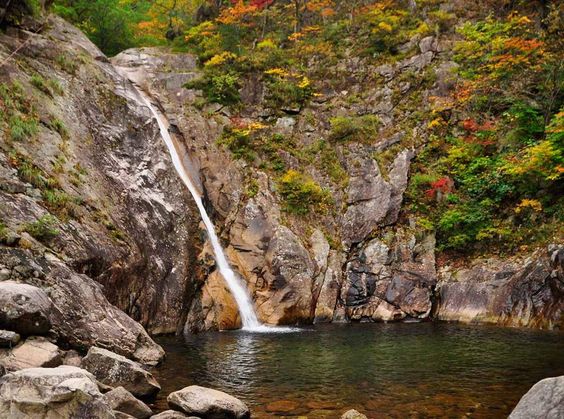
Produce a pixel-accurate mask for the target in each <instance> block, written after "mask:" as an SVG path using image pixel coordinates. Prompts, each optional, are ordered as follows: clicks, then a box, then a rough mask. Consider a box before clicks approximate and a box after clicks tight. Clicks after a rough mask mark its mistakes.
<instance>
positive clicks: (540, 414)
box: [509, 375, 564, 419]
mask: <svg viewBox="0 0 564 419" xmlns="http://www.w3.org/2000/svg"><path fill="white" fill-rule="evenodd" d="M563 417H564V375H561V376H560V377H553V378H545V379H544V380H541V381H539V382H538V383H536V384H535V385H534V386H533V387H531V389H530V390H529V391H528V392H527V393H526V394H525V395H524V396H523V397H521V400H519V403H517V406H515V409H513V412H511V414H510V415H509V419H541V418H542V419H560V418H563Z"/></svg>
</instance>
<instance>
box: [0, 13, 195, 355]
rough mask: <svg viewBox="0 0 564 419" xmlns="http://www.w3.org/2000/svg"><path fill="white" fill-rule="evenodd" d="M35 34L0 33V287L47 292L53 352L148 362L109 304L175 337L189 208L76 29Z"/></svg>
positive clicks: (162, 152)
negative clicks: (98, 349)
mask: <svg viewBox="0 0 564 419" xmlns="http://www.w3.org/2000/svg"><path fill="white" fill-rule="evenodd" d="M40 27H41V29H40V30H39V31H38V32H37V33H35V29H33V28H30V27H28V26H26V25H24V24H21V25H19V26H9V27H8V28H7V29H6V31H5V32H3V33H2V34H1V35H0V57H1V58H0V61H1V62H2V66H1V67H0V83H1V90H2V98H1V106H2V133H1V142H0V161H1V165H0V224H1V232H0V233H1V234H0V236H1V242H2V247H1V249H0V250H1V251H0V272H1V280H2V281H6V280H11V281H18V282H25V283H30V284H34V285H37V286H39V287H41V288H43V289H45V290H46V292H47V294H48V295H49V298H50V299H51V300H52V301H53V303H54V305H55V311H56V315H54V316H55V318H56V319H55V320H54V321H53V322H54V328H55V331H56V332H57V333H58V335H59V338H60V340H61V343H65V344H68V345H70V346H73V347H77V348H80V349H84V348H87V347H89V346H91V345H93V344H96V345H98V346H102V347H107V348H109V349H112V350H114V351H116V352H119V353H123V354H125V355H128V356H132V357H137V358H138V359H141V358H143V357H142V356H141V355H140V356H137V355H135V353H136V352H137V351H139V350H151V351H155V350H156V351H157V353H158V356H156V357H155V356H153V357H152V358H153V360H155V359H158V358H160V357H162V351H161V350H160V348H158V346H157V345H155V344H154V342H152V340H151V339H150V338H149V336H148V335H147V333H146V332H145V330H144V329H143V327H142V326H141V325H140V324H139V323H137V322H136V321H134V320H132V319H131V318H129V317H128V316H126V315H125V314H124V313H123V312H121V311H120V310H118V309H117V308H116V307H119V308H120V309H121V310H123V311H125V312H126V313H128V314H129V315H130V316H131V317H132V318H134V319H135V320H137V321H138V322H140V323H141V324H142V325H143V326H145V327H146V328H147V329H148V330H149V331H151V332H155V333H158V332H162V333H165V332H166V333H170V332H175V331H176V330H177V328H178V327H179V324H180V323H181V321H180V319H182V318H183V317H186V315H187V311H188V308H189V306H190V303H191V300H192V295H193V294H194V292H195V289H196V288H197V285H195V284H197V278H198V275H199V274H198V269H197V267H196V262H195V261H196V256H197V253H198V251H199V250H198V249H199V247H200V246H201V244H200V243H201V240H200V232H199V229H198V223H199V217H198V216H197V211H195V209H194V205H193V203H192V201H191V199H190V198H189V195H188V194H187V192H186V191H185V190H184V188H183V187H182V185H181V184H180V182H178V180H177V177H176V173H175V172H174V169H173V168H172V165H171V162H170V158H169V156H168V154H167V152H166V148H165V147H164V145H163V144H162V141H161V138H160V136H159V134H158V127H157V124H156V122H155V121H153V119H152V118H151V115H150V113H149V111H148V109H147V108H146V107H145V106H144V105H143V104H141V103H140V102H139V99H138V97H137V95H136V91H135V90H134V89H133V88H132V87H131V85H130V84H129V83H128V82H127V81H126V80H125V79H124V78H123V77H122V76H120V75H119V74H118V73H117V72H116V71H115V69H114V68H113V66H112V65H111V64H110V63H109V62H108V60H107V58H106V57H105V56H104V55H103V54H102V53H101V52H100V51H99V50H98V49H97V48H96V47H95V46H94V45H93V44H92V43H91V42H90V41H89V40H88V39H87V38H86V37H85V36H84V35H83V34H82V33H81V32H80V31H78V30H77V29H76V28H74V27H72V26H71V25H69V24H67V23H66V22H64V21H63V20H61V19H59V18H56V17H54V16H50V17H49V18H46V19H45V20H44V21H42V22H41V26H40ZM16 50H17V53H15V54H13V55H11V54H12V53H13V52H14V51H16ZM159 351H160V352H159Z"/></svg>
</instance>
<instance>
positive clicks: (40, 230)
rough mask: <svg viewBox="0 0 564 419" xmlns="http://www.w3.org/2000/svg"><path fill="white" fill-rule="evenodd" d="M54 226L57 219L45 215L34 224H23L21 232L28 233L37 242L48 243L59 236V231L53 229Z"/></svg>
mask: <svg viewBox="0 0 564 419" xmlns="http://www.w3.org/2000/svg"><path fill="white" fill-rule="evenodd" d="M56 224H57V219H56V218H55V217H54V216H52V215H50V214H46V215H43V216H41V217H40V218H38V219H37V220H36V221H34V222H31V223H27V224H24V225H23V226H22V231H25V232H27V233H29V234H30V235H31V236H32V237H34V238H35V239H37V240H39V241H49V240H51V239H53V238H55V237H57V236H58V235H59V230H57V229H56V228H55V226H56Z"/></svg>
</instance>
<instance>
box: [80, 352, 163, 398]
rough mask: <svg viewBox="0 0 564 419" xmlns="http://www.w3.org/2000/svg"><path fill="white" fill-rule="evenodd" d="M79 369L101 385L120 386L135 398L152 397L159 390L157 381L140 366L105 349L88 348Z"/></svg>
mask: <svg viewBox="0 0 564 419" xmlns="http://www.w3.org/2000/svg"><path fill="white" fill-rule="evenodd" d="M81 367H82V368H84V369H86V370H87V371H90V372H91V373H92V374H94V376H95V377H96V378H97V379H98V380H99V381H100V382H101V383H103V384H106V385H108V386H111V387H119V386H122V387H124V388H125V389H126V390H127V391H129V392H130V393H131V394H133V395H134V396H135V397H145V396H152V395H154V394H156V393H158V392H159V390H160V389H161V386H160V385H159V383H158V382H157V380H155V378H154V377H153V375H152V374H151V373H150V372H148V371H147V370H145V369H144V368H143V366H142V365H141V364H139V363H137V362H135V361H132V360H130V359H127V358H126V357H124V356H122V355H118V354H116V353H114V352H111V351H108V350H107V349H102V348H97V347H95V346H93V347H92V348H90V350H89V351H88V354H86V356H85V357H84V359H83V360H82V364H81Z"/></svg>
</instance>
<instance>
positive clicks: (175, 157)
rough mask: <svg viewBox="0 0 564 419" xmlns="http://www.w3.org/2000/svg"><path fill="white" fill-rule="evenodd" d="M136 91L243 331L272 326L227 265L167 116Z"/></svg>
mask: <svg viewBox="0 0 564 419" xmlns="http://www.w3.org/2000/svg"><path fill="white" fill-rule="evenodd" d="M117 70H118V72H120V73H123V75H124V76H126V77H127V78H129V79H130V80H131V81H132V82H133V83H134V82H135V80H134V79H133V77H130V74H129V72H128V69H127V68H118V69H117ZM120 70H121V71H120ZM136 90H137V93H138V94H139V96H140V97H141V99H142V100H143V103H144V104H145V105H146V106H147V107H148V108H149V110H150V111H151V113H152V114H153V117H154V118H155V119H156V120H157V123H158V125H159V130H160V133H161V137H162V139H163V141H164V142H165V144H166V146H167V148H168V151H169V153H170V157H171V158H172V163H173V164H174V168H175V170H176V173H177V174H178V176H179V177H180V179H181V180H182V182H183V183H184V185H185V186H186V188H188V190H189V191H190V194H191V195H192V197H193V198H194V201H196V205H197V206H198V211H200V215H201V217H202V220H203V222H204V225H205V226H206V231H207V232H208V236H209V239H210V242H211V245H212V248H213V253H214V257H215V261H216V263H217V266H218V268H219V272H220V274H221V276H223V278H224V279H225V282H226V283H227V286H228V287H229V290H230V291H231V294H232V295H233V297H234V298H235V301H236V303H237V307H238V309H239V314H240V315H241V321H242V323H243V330H249V331H267V330H271V329H274V328H272V327H268V326H264V325H262V324H261V323H260V322H259V320H258V318H257V315H256V313H255V309H254V307H253V303H252V300H251V297H250V296H249V293H248V292H247V290H246V288H245V286H244V285H243V282H242V280H241V279H240V278H239V277H238V276H237V274H236V273H235V272H234V271H233V269H231V267H230V266H229V262H227V258H226V256H225V252H224V251H223V248H222V247H221V244H220V243H219V238H218V237H217V234H216V232H215V227H214V225H213V223H212V221H211V219H210V217H209V215H208V213H207V212H206V208H205V207H204V204H203V202H202V197H201V195H200V192H199V191H198V189H197V188H196V186H195V185H194V183H193V182H192V179H190V176H189V174H188V171H187V170H186V168H185V167H184V164H183V163H182V159H181V158H180V155H179V154H178V150H177V149H176V145H175V141H174V140H173V139H172V137H171V136H170V133H169V132H168V121H167V119H166V118H165V117H164V115H162V114H161V112H159V111H158V110H157V108H156V107H155V106H153V104H152V103H151V100H150V98H149V97H148V96H147V95H146V94H145V93H144V92H143V91H141V89H136Z"/></svg>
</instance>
